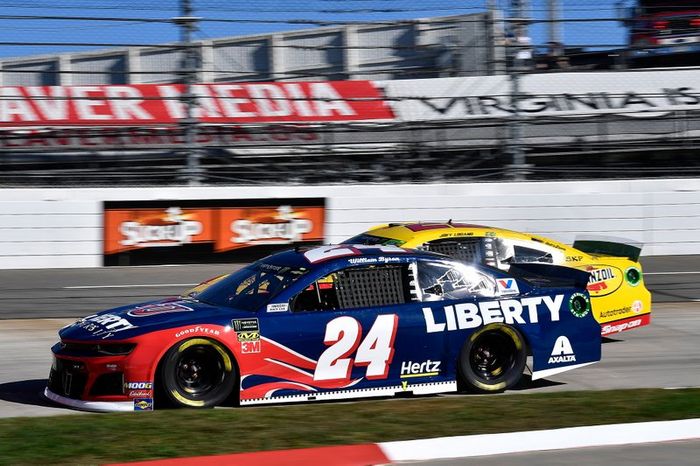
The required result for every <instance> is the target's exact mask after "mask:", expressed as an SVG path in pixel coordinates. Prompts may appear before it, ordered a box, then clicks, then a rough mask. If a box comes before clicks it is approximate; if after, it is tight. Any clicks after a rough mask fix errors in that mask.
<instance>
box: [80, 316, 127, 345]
mask: <svg viewBox="0 0 700 466" xmlns="http://www.w3.org/2000/svg"><path fill="white" fill-rule="evenodd" d="M73 325H74V326H76V327H80V328H82V329H84V330H85V331H86V332H88V333H89V334H90V335H92V336H93V337H101V338H102V339H103V340H104V339H106V338H109V337H111V336H113V335H114V334H115V333H117V332H122V331H124V330H130V329H134V328H137V327H138V326H137V325H134V324H132V323H131V322H129V321H128V320H126V319H125V318H123V317H120V316H118V315H114V314H94V315H91V316H87V317H84V318H82V319H80V320H78V321H77V322H76V323H75V324H73Z"/></svg>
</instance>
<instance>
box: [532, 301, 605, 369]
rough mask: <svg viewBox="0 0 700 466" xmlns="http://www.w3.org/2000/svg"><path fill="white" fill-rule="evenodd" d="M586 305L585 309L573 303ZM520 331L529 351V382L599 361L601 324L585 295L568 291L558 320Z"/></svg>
mask: <svg viewBox="0 0 700 466" xmlns="http://www.w3.org/2000/svg"><path fill="white" fill-rule="evenodd" d="M577 302H578V303H579V304H580V303H581V302H585V303H586V304H587V305H586V306H585V309H581V308H580V307H577V306H576V303H577ZM520 331H521V332H522V333H523V334H524V336H525V338H526V339H527V341H528V343H529V346H530V349H531V352H532V379H533V380H537V379H541V378H544V377H549V376H551V375H554V374H558V373H560V372H565V371H568V370H571V369H576V368H578V367H583V366H587V365H589V364H593V363H594V362H597V361H599V360H600V355H601V336H600V325H599V324H598V323H597V322H596V320H595V318H594V317H593V313H592V312H591V307H590V298H589V296H588V293H587V292H585V291H584V290H582V291H575V292H571V291H569V292H568V293H566V294H565V295H564V299H563V301H562V303H561V306H560V309H559V316H558V320H548V319H547V320H544V321H542V322H540V323H539V324H538V325H525V326H521V327H520Z"/></svg>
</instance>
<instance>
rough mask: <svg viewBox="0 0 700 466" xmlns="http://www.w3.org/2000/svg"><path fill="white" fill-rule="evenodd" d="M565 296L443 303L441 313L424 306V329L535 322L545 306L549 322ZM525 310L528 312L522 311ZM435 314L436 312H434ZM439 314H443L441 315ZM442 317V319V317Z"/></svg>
mask: <svg viewBox="0 0 700 466" xmlns="http://www.w3.org/2000/svg"><path fill="white" fill-rule="evenodd" d="M563 301H564V295H561V294H560V295H556V296H537V297H531V298H521V299H504V300H501V301H481V302H480V303H478V304H477V303H460V304H455V305H450V306H444V307H443V308H442V312H440V311H437V312H436V311H434V310H433V308H430V307H424V308H423V317H424V318H425V331H426V332H427V333H435V332H444V331H446V330H447V331H453V330H464V329H470V328H476V327H480V326H482V325H487V324H490V323H493V322H505V323H507V324H516V323H517V324H536V323H538V322H539V321H540V309H541V308H542V307H546V308H547V311H549V319H550V321H551V322H557V321H559V310H560V309H561V305H562V302H563ZM525 310H527V312H524V311H525ZM436 314H437V315H436ZM440 314H442V316H440ZM443 317H444V319H442V318H443Z"/></svg>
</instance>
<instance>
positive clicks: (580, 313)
mask: <svg viewBox="0 0 700 466" xmlns="http://www.w3.org/2000/svg"><path fill="white" fill-rule="evenodd" d="M569 310H570V311H571V313H572V314H573V315H574V316H576V317H579V318H582V317H586V316H587V315H588V313H589V312H590V311H591V302H590V300H589V299H588V296H586V295H585V294H583V293H573V294H572V295H571V297H570V298H569Z"/></svg>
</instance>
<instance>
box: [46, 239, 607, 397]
mask: <svg viewBox="0 0 700 466" xmlns="http://www.w3.org/2000/svg"><path fill="white" fill-rule="evenodd" d="M587 280H588V274H587V273H585V272H581V271H578V270H575V269H570V268H566V267H558V266H551V265H537V264H535V265H523V266H522V267H512V268H511V270H510V271H508V272H505V271H502V270H499V269H497V268H492V267H487V266H483V265H479V264H474V265H469V264H465V263H462V262H459V261H456V260H452V259H450V258H448V257H445V256H443V255H439V254H434V253H430V252H422V251H412V250H406V249H403V248H399V247H396V246H364V245H341V246H322V247H316V248H311V249H296V250H290V251H285V252H281V253H278V254H275V255H272V256H269V257H267V258H264V259H262V260H259V261H257V262H255V263H253V264H251V265H249V266H247V267H245V268H243V269H241V270H238V271H236V272H234V273H232V274H230V275H227V276H224V277H223V278H220V279H218V280H216V281H214V282H211V283H209V284H208V286H206V287H203V289H202V290H201V291H199V293H198V294H196V295H194V296H189V297H179V298H170V299H164V300H161V301H156V302H150V303H144V304H138V305H131V306H125V307H120V308H116V309H111V310H107V311H104V312H100V313H98V314H95V315H91V316H87V317H85V318H83V319H80V320H78V321H77V322H75V323H74V324H71V325H69V326H67V327H64V328H63V329H61V330H60V332H59V336H60V342H59V343H57V344H56V345H55V346H54V347H53V348H52V351H53V354H54V361H53V365H52V368H51V372H50V377H49V382H48V386H47V388H46V390H45V394H46V396H47V397H48V398H49V399H51V400H54V401H56V402H58V403H61V404H64V405H68V406H72V407H75V408H79V409H86V410H97V411H112V410H117V411H120V410H122V411H123V410H151V409H153V407H154V406H157V407H167V406H183V407H197V408H201V407H211V406H215V405H219V404H241V405H248V404H261V403H284V402H299V401H313V400H330V399H341V398H359V397H369V396H391V395H395V394H401V393H412V394H430V393H439V392H450V391H456V390H458V389H460V388H464V389H468V390H471V391H476V392H499V391H503V390H505V389H508V388H509V387H512V386H513V385H514V384H516V383H517V382H518V381H519V380H520V379H521V377H522V374H523V370H524V368H525V365H526V361H527V356H528V355H532V378H533V379H538V378H542V377H548V376H551V375H553V374H556V373H559V372H563V371H566V370H570V369H574V368H578V367H582V366H585V365H588V364H592V363H594V362H596V361H598V360H599V359H600V355H601V336H600V326H599V325H598V323H597V322H596V321H595V319H594V318H593V315H592V313H591V312H590V300H589V295H588V292H587V291H586V283H587Z"/></svg>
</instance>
